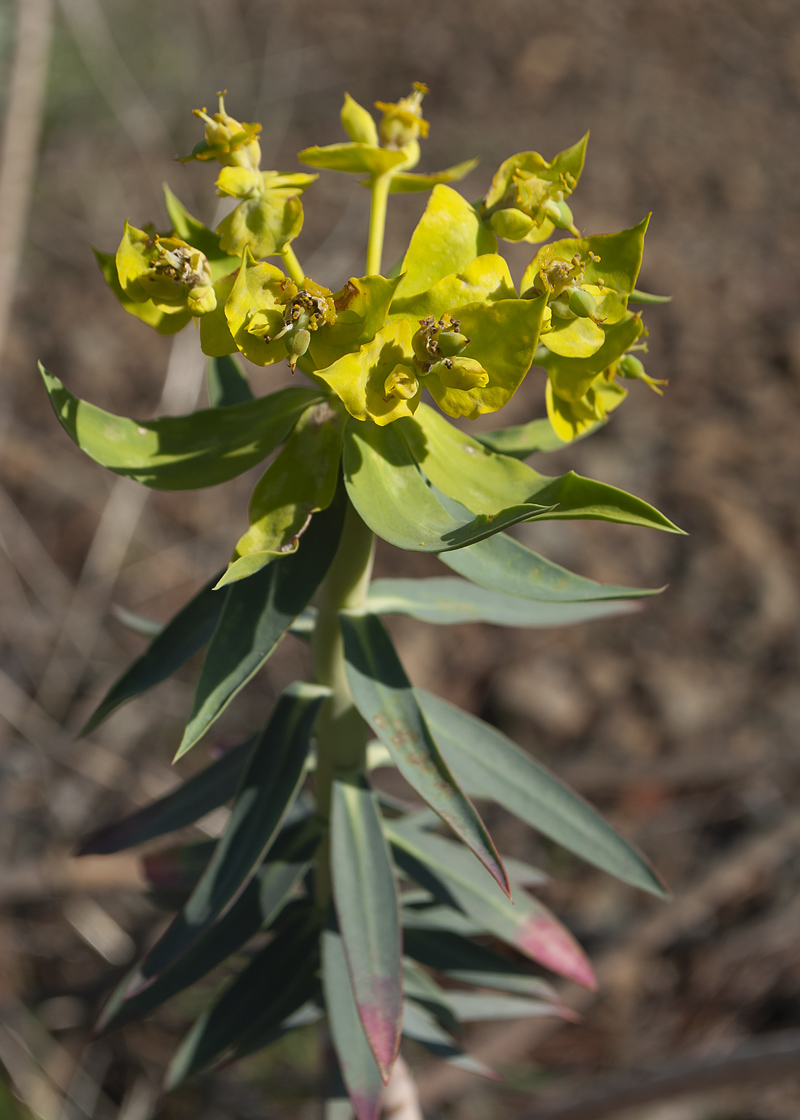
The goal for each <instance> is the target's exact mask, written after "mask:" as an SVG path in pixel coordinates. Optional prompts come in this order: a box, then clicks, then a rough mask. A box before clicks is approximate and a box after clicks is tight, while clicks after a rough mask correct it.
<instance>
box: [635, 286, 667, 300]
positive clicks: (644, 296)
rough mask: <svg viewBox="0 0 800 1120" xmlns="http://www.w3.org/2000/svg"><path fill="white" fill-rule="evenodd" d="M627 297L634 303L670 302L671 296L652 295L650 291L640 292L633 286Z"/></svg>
mask: <svg viewBox="0 0 800 1120" xmlns="http://www.w3.org/2000/svg"><path fill="white" fill-rule="evenodd" d="M629 299H630V300H632V301H633V302H634V303H672V296H654V295H651V294H650V292H640V291H639V289H638V288H634V289H633V291H632V292H631V294H630V296H629Z"/></svg>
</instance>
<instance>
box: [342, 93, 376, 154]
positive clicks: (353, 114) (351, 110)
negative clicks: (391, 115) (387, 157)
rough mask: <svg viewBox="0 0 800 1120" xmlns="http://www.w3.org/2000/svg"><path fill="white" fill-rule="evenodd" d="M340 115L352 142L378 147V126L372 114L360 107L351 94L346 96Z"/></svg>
mask: <svg viewBox="0 0 800 1120" xmlns="http://www.w3.org/2000/svg"><path fill="white" fill-rule="evenodd" d="M339 115H340V118H341V121H342V127H343V128H344V130H345V132H346V133H347V135H348V136H349V137H350V139H351V140H354V141H355V142H356V143H357V144H369V146H370V147H371V148H377V147H378V144H379V140H378V126H377V125H376V124H375V120H374V118H373V116H372V113H370V112H369V110H368V109H365V108H364V106H363V105H359V103H358V102H357V101H356V100H355V98H353V97H351V96H350V94H349V93H345V95H344V104H343V105H342V109H341V113H340V114H339Z"/></svg>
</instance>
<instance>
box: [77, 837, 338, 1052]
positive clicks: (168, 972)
mask: <svg viewBox="0 0 800 1120" xmlns="http://www.w3.org/2000/svg"><path fill="white" fill-rule="evenodd" d="M320 836H321V831H320V827H319V824H318V823H317V822H316V821H315V820H314V818H309V819H307V820H305V821H302V822H300V823H299V824H296V825H292V826H291V827H290V828H285V829H284V830H283V831H282V832H281V833H280V835H279V836H278V838H277V840H276V841H275V844H274V845H273V847H272V850H271V851H270V853H269V855H268V857H267V859H266V860H265V861H264V863H262V865H261V866H260V867H259V868H258V870H257V871H256V873H255V876H254V877H253V879H252V880H251V881H250V882H249V883H248V885H247V887H246V888H245V890H244V891H243V892H242V894H241V896H240V897H239V898H238V899H237V900H236V902H235V903H234V904H233V906H232V907H231V908H230V910H229V911H228V912H227V913H226V914H224V915H223V916H222V917H221V918H220V919H219V921H217V922H215V923H214V924H213V925H212V926H210V927H209V929H208V930H207V931H206V932H205V933H204V934H203V935H202V936H201V937H200V938H198V940H197V941H196V942H195V943H194V944H193V945H192V946H191V947H190V948H189V949H188V950H187V952H186V953H184V954H183V956H182V957H179V958H178V960H176V961H174V962H173V963H172V964H171V965H170V966H169V967H168V968H166V969H165V970H164V971H163V972H160V973H159V974H158V975H157V976H156V977H155V978H154V980H153V981H152V983H150V984H149V985H148V986H147V987H144V988H142V986H141V984H142V975H141V972H140V969H139V967H138V966H137V967H136V968H134V969H133V970H132V971H131V972H129V973H128V975H127V976H126V977H125V978H124V979H123V980H122V982H121V983H120V984H119V985H118V986H117V988H116V989H115V990H114V992H113V993H112V995H111V997H110V999H109V1000H108V1003H107V1004H106V1006H105V1007H104V1008H103V1012H102V1014H101V1016H100V1019H99V1021H98V1024H97V1027H96V1030H97V1031H98V1032H100V1033H106V1032H108V1031H112V1030H117V1028H118V1027H122V1026H124V1025H125V1024H126V1023H130V1022H132V1021H133V1020H134V1019H139V1018H141V1016H142V1015H147V1014H148V1013H149V1012H151V1011H153V1010H154V1009H155V1008H156V1007H160V1006H161V1004H162V1003H165V1002H166V1001H167V1000H168V999H171V998H172V996H174V995H177V993H178V992H182V991H184V990H185V989H186V988H188V987H189V985H190V984H194V983H195V981H196V980H200V979H201V978H202V977H203V976H206V975H207V974H208V973H209V972H211V970H212V969H214V968H216V966H217V965H218V964H221V963H222V961H224V960H226V958H227V957H229V956H230V955H231V954H232V953H235V952H236V950H237V949H240V948H241V947H242V946H243V945H244V944H245V943H246V942H247V941H249V940H250V938H251V937H253V936H254V935H255V934H256V933H258V931H259V930H260V929H262V928H263V927H264V926H267V925H269V924H270V922H272V921H273V920H274V919H275V917H276V915H277V914H279V913H280V911H281V909H282V908H283V906H284V904H285V903H286V901H287V900H288V899H289V897H290V896H291V894H292V892H293V891H294V888H295V887H296V885H297V883H298V882H299V881H300V880H301V879H302V877H303V876H304V875H305V874H306V872H307V871H308V869H309V867H310V866H311V859H312V857H313V855H314V851H315V850H316V848H317V846H318V844H319V840H320ZM130 992H133V993H134V994H133V995H128V993H130Z"/></svg>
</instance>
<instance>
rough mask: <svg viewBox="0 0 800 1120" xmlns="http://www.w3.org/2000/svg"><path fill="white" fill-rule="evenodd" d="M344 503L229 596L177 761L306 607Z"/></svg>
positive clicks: (338, 501)
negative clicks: (294, 548)
mask: <svg viewBox="0 0 800 1120" xmlns="http://www.w3.org/2000/svg"><path fill="white" fill-rule="evenodd" d="M345 504H346V503H345V500H344V494H343V493H342V492H341V491H340V492H339V493H338V494H337V496H336V498H335V499H334V501H333V502H332V503H331V505H330V506H328V508H327V509H326V510H323V511H322V512H321V513H319V514H317V515H316V517H314V518H312V520H311V524H310V525H309V527H308V529H307V530H306V532H305V533H304V534H303V536H302V538H301V540H300V545H299V547H298V549H297V552H295V553H293V554H292V555H290V556H285V557H282V558H281V559H280V560H276V562H275V563H274V564H270V565H269V566H268V567H267V568H264V569H263V570H262V571H260V572H257V573H256V575H254V576H251V577H250V579H246V580H242V581H241V582H240V583H237V584H235V585H234V586H233V587H231V588H229V590H228V591H227V592H226V593H225V594H226V599H225V605H224V607H223V610H222V614H221V615H220V620H219V623H218V625H217V628H216V630H215V631H214V636H213V637H212V639H211V644H210V645H209V647H208V652H207V653H206V657H205V661H204V662H203V668H202V670H201V672H200V680H199V681H198V684H197V690H196V692H195V696H194V701H193V704H192V712H191V715H190V716H189V722H188V723H187V725H186V730H185V731H184V734H183V739H182V740H181V745H180V747H179V748H178V753H177V755H176V758H180V757H181V755H184V754H185V753H186V752H187V751H188V750H190V749H191V747H193V746H194V744H195V743H197V742H198V741H199V740H200V739H201V738H202V737H203V735H205V733H206V732H207V731H208V729H209V728H210V727H211V725H212V724H213V723H214V721H215V720H216V719H217V718H218V717H219V716H220V715H221V713H222V712H223V711H224V710H225V708H227V706H228V704H230V702H231V700H233V698H234V696H236V695H238V693H239V692H240V691H241V690H242V689H243V688H244V686H245V685H246V684H247V682H248V681H249V680H251V679H252V678H253V677H254V676H255V674H256V673H257V672H258V670H259V669H260V668H261V666H262V665H263V664H264V662H265V661H266V660H267V658H268V657H269V656H270V655H271V654H272V652H273V650H274V649H275V647H276V646H277V644H278V642H279V641H280V639H281V638H282V637H283V635H284V633H285V632H286V630H287V629H288V627H289V626H291V624H292V623H293V622H294V620H295V619H296V618H297V616H298V615H299V614H300V613H301V612H302V611H303V610H304V609H305V607H306V606H307V605H308V603H309V600H310V599H311V597H312V595H313V594H314V592H315V591H316V590H317V588H318V587H319V585H320V583H321V582H322V580H323V578H324V577H325V574H326V572H327V571H328V568H329V567H330V565H331V562H332V560H333V557H334V556H335V554H336V549H337V548H338V546H339V537H340V536H341V531H342V522H343V518H344V509H345ZM218 594H220V593H219V592H218Z"/></svg>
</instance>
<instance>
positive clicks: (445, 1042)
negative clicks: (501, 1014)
mask: <svg viewBox="0 0 800 1120" xmlns="http://www.w3.org/2000/svg"><path fill="white" fill-rule="evenodd" d="M403 1034H404V1035H405V1037H406V1038H411V1039H413V1040H414V1042H419V1043H420V1045H422V1046H424V1047H425V1049H426V1050H429V1051H430V1052H431V1053H432V1054H435V1055H436V1057H437V1058H442V1059H444V1060H445V1061H446V1062H448V1063H449V1064H450V1065H454V1066H456V1067H457V1068H458V1069H463V1070H464V1071H465V1072H466V1073H476V1074H478V1076H479V1077H486V1078H488V1079H489V1080H490V1081H499V1080H500V1078H499V1077H498V1076H497V1074H496V1073H495V1072H494V1071H493V1070H491V1069H489V1067H488V1066H485V1065H484V1064H483V1062H479V1061H478V1060H477V1059H476V1058H472V1057H470V1055H469V1054H467V1053H465V1051H464V1050H462V1049H461V1047H460V1046H459V1045H458V1043H457V1042H456V1040H455V1039H454V1038H453V1037H452V1035H450V1034H448V1033H447V1031H445V1030H443V1029H442V1028H441V1027H440V1026H439V1024H438V1023H437V1022H436V1020H435V1019H434V1018H433V1016H432V1015H431V1014H430V1012H428V1011H426V1010H425V1009H424V1008H423V1007H420V1006H419V1004H416V1003H410V1002H409V1003H407V1004H406V1009H405V1013H404V1015H403Z"/></svg>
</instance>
